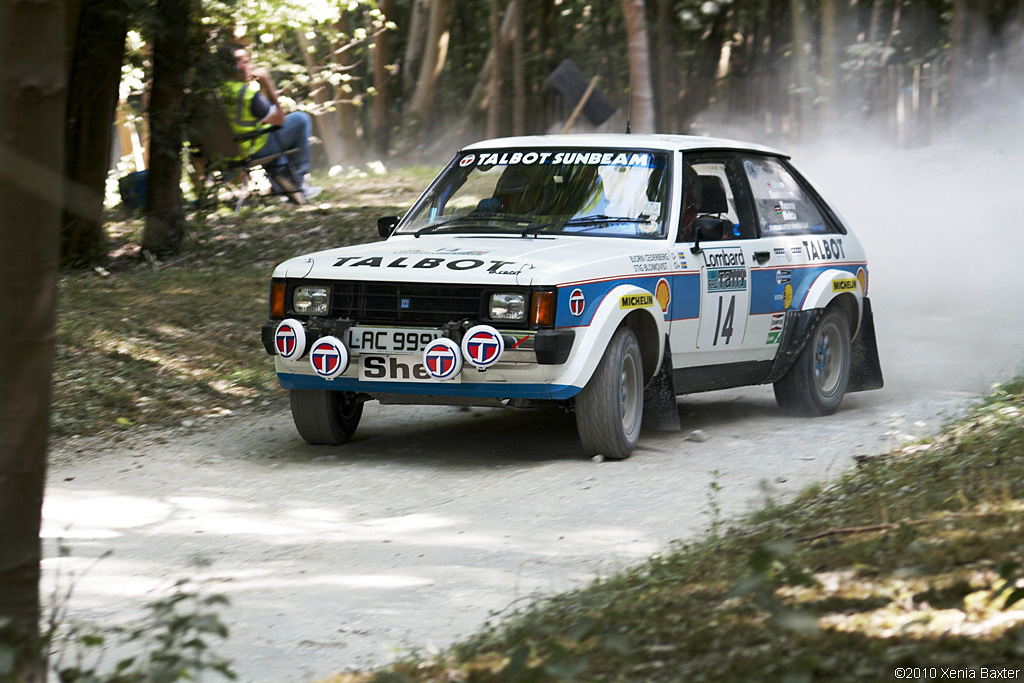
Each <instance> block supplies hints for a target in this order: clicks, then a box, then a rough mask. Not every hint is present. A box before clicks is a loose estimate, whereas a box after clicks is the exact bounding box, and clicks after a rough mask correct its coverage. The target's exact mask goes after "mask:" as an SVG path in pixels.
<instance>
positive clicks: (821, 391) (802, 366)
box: [774, 308, 852, 417]
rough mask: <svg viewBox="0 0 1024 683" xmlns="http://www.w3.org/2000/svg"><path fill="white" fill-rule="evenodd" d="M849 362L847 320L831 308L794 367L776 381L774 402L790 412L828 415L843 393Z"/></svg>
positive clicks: (847, 380)
mask: <svg viewBox="0 0 1024 683" xmlns="http://www.w3.org/2000/svg"><path fill="white" fill-rule="evenodd" d="M851 364H852V353H851V342H850V323H849V321H848V320H847V318H846V315H844V314H843V312H842V311H841V310H840V309H838V308H830V309H828V310H826V311H825V315H823V316H822V317H821V319H820V320H819V321H818V324H817V326H816V327H815V328H814V333H813V334H812V335H811V337H810V339H809V340H808V342H807V346H806V347H805V348H804V350H803V352H802V353H801V354H800V357H799V358H797V360H796V362H795V363H794V364H793V367H792V368H790V369H789V372H787V373H786V374H785V376H783V377H782V379H780V380H778V381H777V382H775V384H774V388H775V402H776V403H778V404H779V407H780V408H782V410H783V411H784V412H786V413H788V414H790V415H803V416H811V417H813V416H818V415H831V414H832V413H834V412H836V410H837V409H838V408H839V404H840V403H841V402H842V400H843V397H844V396H845V395H846V388H847V386H848V385H849V383H850V367H851Z"/></svg>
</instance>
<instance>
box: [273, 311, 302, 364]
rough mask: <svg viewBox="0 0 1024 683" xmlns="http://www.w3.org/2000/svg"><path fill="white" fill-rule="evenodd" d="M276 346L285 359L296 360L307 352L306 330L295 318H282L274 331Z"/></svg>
mask: <svg viewBox="0 0 1024 683" xmlns="http://www.w3.org/2000/svg"><path fill="white" fill-rule="evenodd" d="M274 346H275V347H277V353H278V354H279V355H280V356H281V358H284V359H285V360H295V359H296V358H299V357H301V356H302V354H303V353H305V352H306V330H305V328H304V327H302V323H300V322H299V321H298V320H295V319H293V318H288V319H287V320H282V321H281V323H280V324H279V325H278V326H277V330H276V331H275V332H274Z"/></svg>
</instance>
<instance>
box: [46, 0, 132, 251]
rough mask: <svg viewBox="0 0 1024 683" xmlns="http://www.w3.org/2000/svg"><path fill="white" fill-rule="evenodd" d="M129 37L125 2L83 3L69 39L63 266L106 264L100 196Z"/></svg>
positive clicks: (121, 0)
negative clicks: (73, 31) (69, 61)
mask: <svg viewBox="0 0 1024 683" xmlns="http://www.w3.org/2000/svg"><path fill="white" fill-rule="evenodd" d="M75 4H78V3H75ZM71 19H72V21H74V19H75V17H71ZM127 34H128V8H127V7H126V3H125V2H124V0H85V2H83V3H81V13H80V15H79V17H78V21H77V29H76V31H75V35H70V36H68V38H69V39H70V40H72V42H73V45H72V46H71V47H70V48H69V49H68V54H69V55H70V56H71V64H70V78H69V81H68V89H69V93H68V111H67V129H66V130H67V132H66V134H65V135H66V138H65V147H66V148H67V150H68V154H67V156H66V159H65V163H64V170H65V174H66V176H67V179H68V181H69V182H68V183H67V185H66V188H65V189H66V194H67V197H66V199H65V206H66V208H65V211H64V217H63V219H62V225H61V236H60V237H61V239H60V244H61V262H62V263H63V264H64V265H70V266H87V265H89V264H90V263H95V262H100V261H102V260H104V259H105V258H106V244H105V241H106V240H105V238H104V233H103V196H104V194H105V190H106V182H107V169H108V168H110V141H111V133H112V131H113V127H114V115H115V112H116V110H117V100H118V84H119V83H120V80H121V61H122V59H123V58H124V46H125V38H126V36H127Z"/></svg>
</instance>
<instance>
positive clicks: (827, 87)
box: [819, 0, 839, 130]
mask: <svg viewBox="0 0 1024 683" xmlns="http://www.w3.org/2000/svg"><path fill="white" fill-rule="evenodd" d="M836 24H837V22H836V6H835V0H821V59H820V67H819V68H820V70H821V119H822V123H823V124H824V125H825V129H826V130H828V129H829V128H830V127H831V125H832V123H833V121H834V120H835V115H836V97H837V93H838V84H839V46H838V44H837V42H836Z"/></svg>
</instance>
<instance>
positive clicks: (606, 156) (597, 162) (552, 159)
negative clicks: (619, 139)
mask: <svg viewBox="0 0 1024 683" xmlns="http://www.w3.org/2000/svg"><path fill="white" fill-rule="evenodd" d="M471 156H472V155H467V156H465V157H463V158H462V159H463V162H465V160H466V159H471ZM472 163H473V161H472V160H471V161H470V162H469V164H467V165H471V164H472ZM515 164H576V165H587V166H643V167H649V166H651V156H650V155H649V154H642V153H636V152H631V153H628V154H627V153H625V152H491V153H488V152H481V153H479V154H478V155H477V156H476V165H478V166H494V165H497V166H512V165H515ZM460 165H461V163H460Z"/></svg>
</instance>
